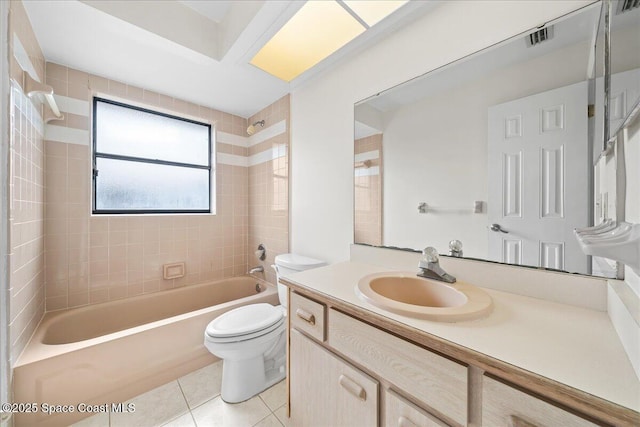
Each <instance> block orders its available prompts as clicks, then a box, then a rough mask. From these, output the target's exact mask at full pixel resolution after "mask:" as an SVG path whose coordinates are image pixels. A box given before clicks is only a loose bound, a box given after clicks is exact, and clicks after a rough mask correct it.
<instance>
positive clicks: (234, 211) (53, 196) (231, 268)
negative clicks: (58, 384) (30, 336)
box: [45, 64, 289, 306]
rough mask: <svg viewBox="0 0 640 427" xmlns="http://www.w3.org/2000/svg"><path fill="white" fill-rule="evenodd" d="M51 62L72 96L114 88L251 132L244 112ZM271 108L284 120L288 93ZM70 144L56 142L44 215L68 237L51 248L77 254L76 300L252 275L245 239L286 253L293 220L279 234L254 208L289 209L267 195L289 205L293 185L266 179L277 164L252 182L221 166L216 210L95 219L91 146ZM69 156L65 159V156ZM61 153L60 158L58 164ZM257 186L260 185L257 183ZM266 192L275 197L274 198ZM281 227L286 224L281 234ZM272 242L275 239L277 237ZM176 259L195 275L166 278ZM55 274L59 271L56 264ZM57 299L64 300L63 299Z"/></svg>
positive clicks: (245, 173)
mask: <svg viewBox="0 0 640 427" xmlns="http://www.w3.org/2000/svg"><path fill="white" fill-rule="evenodd" d="M48 67H49V68H50V69H52V70H56V72H55V73H54V74H52V75H51V76H49V77H50V78H52V79H57V80H60V81H61V84H65V85H66V87H67V88H68V90H69V92H70V93H73V95H70V96H75V97H82V96H88V89H87V88H90V89H91V91H94V92H95V91H99V92H101V93H104V94H105V95H109V94H111V95H114V96H118V97H120V98H124V99H130V100H132V101H136V102H142V103H143V104H149V105H151V106H154V105H157V106H160V107H162V108H164V109H168V110H171V111H176V113H183V114H188V115H190V116H195V117H202V118H203V119H204V120H215V121H216V122H217V126H218V129H219V130H222V131H225V132H231V133H235V134H238V135H242V136H246V135H245V130H246V126H247V120H246V119H245V118H242V117H238V116H234V115H232V114H228V113H224V112H221V111H217V110H211V109H210V108H207V107H204V106H198V105H195V104H191V103H189V102H185V101H183V100H179V99H174V98H172V97H168V96H165V95H162V94H157V93H155V92H150V91H145V90H144V89H143V88H137V87H134V86H128V85H125V84H123V83H120V82H117V81H114V80H107V79H104V78H102V77H99V76H93V75H86V74H83V73H81V72H76V70H72V69H68V68H66V67H60V66H58V65H57V64H48ZM64 70H66V76H65V75H64V72H63V71H64ZM65 79H66V80H65ZM85 94H86V95H85ZM265 111H268V112H269V114H270V116H269V119H270V120H275V119H277V117H280V116H276V115H275V112H276V111H277V112H278V114H280V115H281V116H282V115H284V116H286V117H288V97H287V98H286V102H283V101H282V100H280V101H278V102H277V107H276V106H271V107H270V108H267V109H265ZM88 117H89V114H88V113H87V115H86V116H82V115H80V116H73V115H71V116H69V117H68V120H67V121H66V123H64V125H65V126H68V127H75V128H78V129H83V128H85V129H90V127H91V125H90V123H89V119H88ZM288 140H289V136H288V133H287V135H285V136H279V137H278V138H277V142H278V143H284V144H288ZM272 144H273V141H270V142H269V143H268V144H264V147H265V149H270V147H271V146H272ZM62 145H63V146H53V145H52V146H51V150H50V155H49V157H48V160H49V159H50V161H47V162H46V165H45V169H46V170H47V175H46V178H47V179H46V189H47V192H48V197H49V198H48V199H47V200H48V201H50V203H47V215H46V217H47V218H48V219H49V220H48V222H47V223H46V224H45V227H46V228H47V233H49V234H51V235H52V236H64V235H65V233H67V235H66V236H65V237H66V238H64V239H63V238H53V240H51V241H50V242H46V243H47V245H46V246H47V247H48V248H50V249H52V250H58V249H59V248H60V247H64V248H65V251H67V252H66V253H67V254H68V255H69V256H71V254H72V252H70V251H71V250H73V260H72V259H69V260H68V262H67V264H66V265H67V267H68V271H69V272H70V271H71V269H72V268H73V269H74V270H78V272H77V273H74V274H73V277H71V276H70V277H68V278H67V279H66V280H67V287H68V293H69V295H68V298H67V300H68V301H67V304H68V305H69V306H79V305H84V304H93V303H97V302H102V301H106V300H110V299H116V298H125V297H130V296H134V295H139V294H141V293H148V292H156V291H159V290H162V289H170V288H173V287H176V286H186V285H190V284H193V283H197V282H199V281H204V280H215V279H221V278H223V277H231V276H233V275H240V274H245V273H246V271H247V264H248V263H249V260H251V261H253V250H254V248H253V247H251V249H250V251H249V248H248V244H247V243H248V241H249V240H250V239H251V240H252V241H256V242H258V241H261V242H268V243H269V244H270V245H272V246H273V247H277V248H278V249H283V250H285V251H286V250H287V249H288V244H287V241H288V237H287V236H288V233H287V227H288V222H287V221H285V222H278V223H277V225H276V230H275V231H274V230H273V228H274V225H273V223H274V222H273V221H269V220H265V219H264V218H260V217H258V216H257V215H253V214H255V213H256V212H257V211H258V210H259V209H256V207H257V206H256V204H258V205H259V207H260V213H264V214H265V215H268V216H269V217H275V216H277V215H282V213H281V212H275V213H273V212H270V211H269V210H268V209H267V207H268V204H269V203H270V202H269V201H270V200H272V199H274V197H273V195H272V194H275V195H277V197H276V198H277V200H280V201H281V202H282V200H286V196H287V194H286V191H287V187H288V184H286V180H285V182H284V183H282V185H280V186H277V185H276V186H274V185H273V184H271V186H267V185H266V184H264V185H262V183H265V182H268V181H269V180H272V179H273V173H274V170H273V168H272V167H271V165H269V167H267V166H265V165H260V166H259V170H260V174H261V175H260V176H256V177H255V178H254V181H250V179H249V175H250V172H249V168H243V167H232V166H227V165H218V168H217V169H218V170H217V176H216V188H217V190H218V194H217V203H216V204H217V214H216V215H215V216H207V215H184V216H182V215H181V216H176V215H172V216H143V217H137V216H113V217H107V216H90V209H91V206H90V204H91V177H90V162H91V159H90V155H89V148H88V146H80V145H72V144H69V145H66V144H62ZM65 145H66V146H65ZM65 149H66V153H65ZM217 150H218V152H226V153H230V154H235V155H240V156H246V155H248V150H247V149H246V148H244V147H235V146H230V145H226V144H219V145H218V147H217ZM65 157H66V164H65V163H64V160H62V159H65ZM55 158H60V159H61V160H58V161H56V159H55ZM282 168H285V171H284V172H286V168H288V165H287V163H286V162H285V163H283V166H282ZM252 169H253V168H252ZM279 172H280V173H282V172H283V171H282V170H280V171H279ZM285 175H286V173H285ZM252 183H254V184H256V185H251V184H252ZM257 183H261V185H257ZM54 189H58V190H54ZM265 192H271V193H270V195H268V196H267V195H266V194H265ZM283 193H284V195H283ZM65 195H66V200H65V199H64V198H65ZM252 215H253V217H252ZM64 219H66V220H67V221H68V222H67V229H66V231H65V230H64V229H60V230H57V232H56V233H53V234H52V231H54V230H51V229H52V228H53V227H54V226H55V225H56V224H58V225H60V224H63V220H64ZM72 221H74V222H72ZM77 227H79V228H80V230H78V231H79V232H76V233H73V234H72V231H74V230H75V229H76V228H77ZM278 227H280V230H277V228H278ZM72 235H73V236H74V237H73V238H71V236H72ZM275 235H278V237H280V238H281V240H282V241H283V242H284V243H283V242H278V243H277V244H276V243H275V241H276V239H274V238H273V236H275ZM282 236H285V237H284V238H283V237H282ZM269 239H272V240H269ZM272 241H273V242H274V243H271V242H272ZM61 245H64V246H61ZM123 254H124V255H123ZM274 256H275V254H274ZM272 259H273V257H271V261H270V260H269V259H268V260H267V262H272ZM176 261H185V262H186V263H187V273H188V274H187V276H186V277H184V278H182V279H180V280H171V281H164V280H162V279H161V278H162V268H161V266H162V263H166V262H176ZM72 263H73V264H72ZM265 263H266V262H265ZM62 264H64V263H62ZM72 265H73V266H74V267H72ZM252 265H253V263H252ZM83 266H84V267H83ZM56 272H57V273H58V271H57V270H56ZM267 278H270V277H269V276H267ZM273 281H275V279H273ZM61 289H63V288H61ZM71 295H74V298H71ZM57 303H58V304H60V302H59V301H58V302H57Z"/></svg>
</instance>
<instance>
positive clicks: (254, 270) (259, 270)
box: [249, 265, 264, 274]
mask: <svg viewBox="0 0 640 427" xmlns="http://www.w3.org/2000/svg"><path fill="white" fill-rule="evenodd" d="M255 273H264V267H263V266H261V265H259V266H257V267H253V268H252V269H251V270H249V274H255Z"/></svg>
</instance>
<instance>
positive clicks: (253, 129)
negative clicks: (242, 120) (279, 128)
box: [247, 120, 264, 136]
mask: <svg viewBox="0 0 640 427" xmlns="http://www.w3.org/2000/svg"><path fill="white" fill-rule="evenodd" d="M256 125H260V127H261V128H263V127H264V120H260V121H257V122H255V123H254V124H252V125H249V127H248V128H247V135H249V136H251V135H253V134H254V133H256Z"/></svg>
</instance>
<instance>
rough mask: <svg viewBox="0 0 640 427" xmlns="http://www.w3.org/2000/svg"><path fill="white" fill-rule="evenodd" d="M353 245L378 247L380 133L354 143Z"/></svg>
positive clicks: (380, 218) (380, 242)
mask: <svg viewBox="0 0 640 427" xmlns="http://www.w3.org/2000/svg"><path fill="white" fill-rule="evenodd" d="M354 154H355V165H354V166H355V167H354V171H355V177H354V185H355V189H354V205H355V218H354V234H355V236H354V242H355V243H366V244H368V245H376V246H379V245H382V134H376V135H371V136H368V137H366V138H360V139H356V140H355V144H354Z"/></svg>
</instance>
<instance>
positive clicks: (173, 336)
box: [13, 277, 279, 426]
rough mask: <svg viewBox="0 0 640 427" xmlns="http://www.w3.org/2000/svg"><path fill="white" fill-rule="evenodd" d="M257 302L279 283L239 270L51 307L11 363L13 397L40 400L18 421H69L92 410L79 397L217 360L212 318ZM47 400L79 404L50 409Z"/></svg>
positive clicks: (146, 384) (131, 388) (124, 391)
mask: <svg viewBox="0 0 640 427" xmlns="http://www.w3.org/2000/svg"><path fill="white" fill-rule="evenodd" d="M256 287H258V289H259V290H260V292H257V291H256ZM259 302H266V303H270V304H273V305H277V304H278V303H279V301H278V292H277V290H276V288H275V287H274V286H273V285H271V284H269V283H267V282H264V281H261V280H257V279H255V278H252V277H235V278H231V279H224V280H221V281H217V282H211V283H202V284H198V285H192V286H187V287H184V288H179V289H172V290H168V291H163V292H157V293H153V294H147V295H140V296H136V297H133V298H128V299H123V300H117V301H110V302H107V303H102V304H95V305H91V306H86V307H81V308H74V309H69V310H63V311H55V312H49V313H46V314H45V315H44V317H43V319H42V321H41V322H40V325H39V326H38V328H37V329H36V331H35V333H34V335H33V337H32V338H31V340H30V342H29V343H28V344H27V347H26V348H25V350H24V352H23V353H22V355H21V356H20V357H19V358H18V361H17V362H16V364H15V365H14V371H13V372H14V373H13V390H14V402H17V403H36V404H37V406H38V408H37V409H38V412H36V413H32V414H15V416H16V418H15V420H16V424H17V426H21V425H38V426H49V425H55V426H59V425H68V424H71V423H73V422H75V421H78V420H79V419H82V418H84V417H87V416H90V415H93V414H92V413H79V412H78V406H77V405H78V404H80V403H82V404H87V405H104V404H109V405H111V404H112V403H116V404H117V403H121V402H124V401H126V400H127V399H130V398H132V397H134V396H136V395H138V394H141V393H143V392H145V391H148V390H150V389H152V388H154V387H157V386H159V385H161V384H164V383H166V382H169V381H172V380H175V379H177V378H179V377H181V376H183V375H185V374H187V373H189V372H191V371H194V370H196V369H199V368H201V367H203V366H206V365H208V364H210V363H212V362H214V361H216V360H217V359H216V357H215V356H213V355H212V354H211V353H209V352H208V351H207V349H206V348H205V347H204V344H203V340H204V338H203V334H204V330H205V328H206V326H207V324H208V323H209V322H210V321H211V320H213V319H214V318H215V317H216V316H219V315H220V314H222V313H224V312H226V311H228V310H230V309H233V308H235V307H239V306H242V305H246V304H254V303H259ZM43 403H44V404H47V405H73V406H75V411H74V412H72V413H68V412H67V413H56V414H53V415H45V414H43V413H42V406H43V405H42V404H43Z"/></svg>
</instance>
